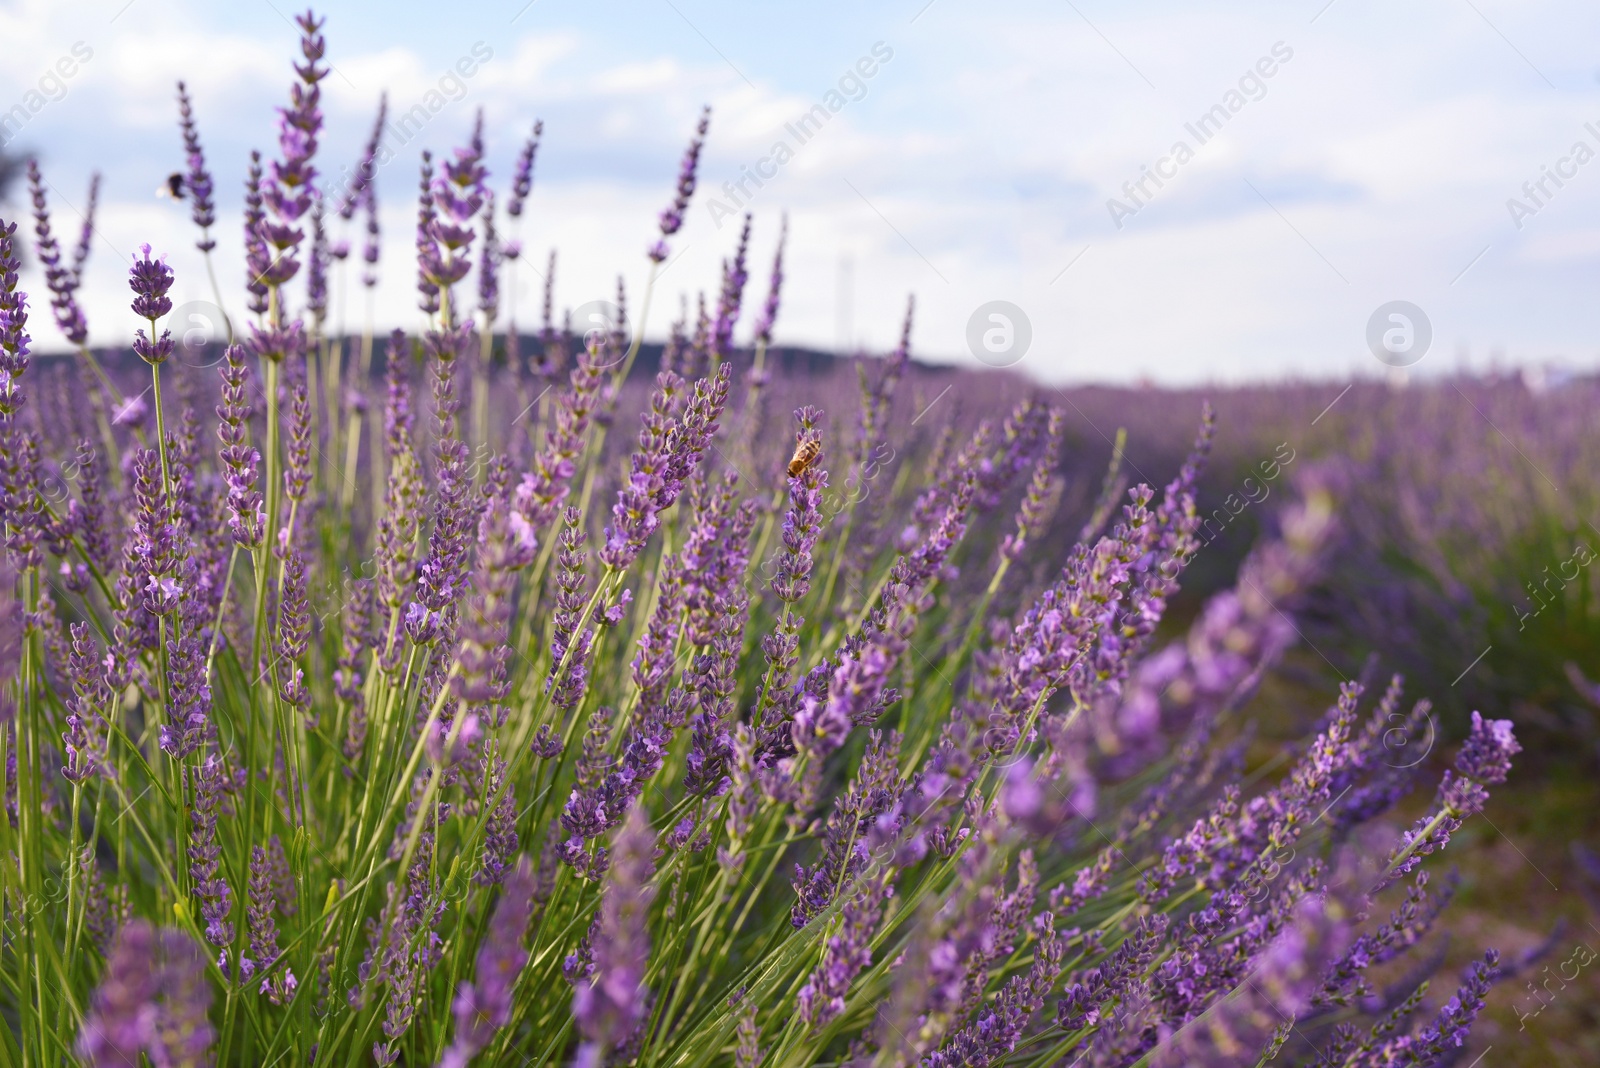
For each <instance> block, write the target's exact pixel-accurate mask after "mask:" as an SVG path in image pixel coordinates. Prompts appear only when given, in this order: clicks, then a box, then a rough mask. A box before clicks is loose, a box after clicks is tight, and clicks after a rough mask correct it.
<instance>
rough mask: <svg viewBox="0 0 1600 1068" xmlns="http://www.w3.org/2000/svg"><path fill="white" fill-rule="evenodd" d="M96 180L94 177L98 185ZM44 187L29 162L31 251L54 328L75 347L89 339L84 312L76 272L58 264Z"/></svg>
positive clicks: (35, 166) (36, 166)
mask: <svg viewBox="0 0 1600 1068" xmlns="http://www.w3.org/2000/svg"><path fill="white" fill-rule="evenodd" d="M98 180H99V179H98V176H96V184H97V185H98ZM44 184H45V183H44V177H43V175H41V174H40V173H39V163H38V161H37V160H33V159H30V160H28V191H29V194H30V195H31V197H32V199H33V226H34V235H35V240H34V251H36V252H37V253H38V254H39V265H40V266H41V267H43V268H44V279H45V285H46V286H48V287H49V289H50V296H51V300H50V306H51V310H52V311H53V312H54V313H55V318H56V325H57V326H59V327H60V328H61V332H62V333H63V334H65V335H66V336H67V340H68V341H70V342H72V343H73V344H74V345H82V344H83V343H84V342H86V341H87V340H88V339H89V324H88V323H87V322H85V320H84V318H83V309H82V308H81V307H80V306H79V305H78V298H77V290H78V283H79V271H78V269H77V268H76V267H67V266H64V265H63V264H62V262H61V249H60V246H58V245H57V244H56V239H55V236H54V235H53V234H52V233H51V232H50V212H49V209H48V208H47V207H46V203H45V195H44ZM85 255H87V253H85ZM80 266H81V262H80Z"/></svg>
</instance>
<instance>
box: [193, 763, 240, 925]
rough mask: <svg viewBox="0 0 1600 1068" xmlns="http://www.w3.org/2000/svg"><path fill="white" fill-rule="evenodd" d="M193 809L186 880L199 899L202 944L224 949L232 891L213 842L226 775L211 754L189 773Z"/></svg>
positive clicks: (218, 844)
mask: <svg viewBox="0 0 1600 1068" xmlns="http://www.w3.org/2000/svg"><path fill="white" fill-rule="evenodd" d="M190 775H191V776H192V777H193V779H194V808H193V810H192V811H191V812H190V814H189V820H190V832H189V878H190V879H192V880H193V881H194V893H195V896H196V897H198V898H199V899H200V918H201V919H202V920H204V921H205V924H206V941H207V942H210V943H211V944H212V945H214V946H223V947H226V946H228V945H229V944H231V943H232V942H233V921H232V918H231V914H232V911H233V891H232V890H230V889H229V888H228V881H227V880H226V879H225V878H223V876H222V844H221V843H220V842H218V841H217V810H218V808H219V807H220V806H221V805H222V803H223V800H224V797H223V795H224V791H225V790H226V788H227V779H228V773H227V770H226V768H224V767H223V764H222V761H221V759H220V758H219V757H217V756H216V755H215V754H212V755H210V756H208V757H207V758H206V759H205V761H204V762H203V763H202V764H201V765H200V766H199V767H197V768H192V769H191V770H190Z"/></svg>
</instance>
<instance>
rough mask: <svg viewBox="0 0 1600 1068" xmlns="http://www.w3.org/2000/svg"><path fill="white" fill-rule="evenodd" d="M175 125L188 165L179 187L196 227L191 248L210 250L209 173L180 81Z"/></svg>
mask: <svg viewBox="0 0 1600 1068" xmlns="http://www.w3.org/2000/svg"><path fill="white" fill-rule="evenodd" d="M178 126H179V127H180V128H181V129H182V130H183V150H184V156H185V159H186V162H187V163H188V166H189V171H188V173H187V174H186V175H184V179H183V188H184V191H185V192H186V193H187V194H188V195H189V213H190V216H191V217H192V218H193V219H194V224H195V225H196V226H198V227H200V240H199V241H197V242H195V247H196V248H198V249H199V250H200V251H201V252H210V251H211V250H212V249H214V248H216V247H217V243H216V242H215V241H213V240H212V239H211V226H212V224H214V223H215V222H216V221H217V212H216V205H215V204H214V203H213V202H212V199H211V189H212V186H211V172H210V171H208V170H206V157H205V153H204V152H203V151H202V150H201V148H200V131H199V129H197V128H196V126H195V122H194V108H193V106H192V105H191V104H190V103H189V90H188V89H187V88H186V87H185V86H184V84H183V83H182V82H179V83H178Z"/></svg>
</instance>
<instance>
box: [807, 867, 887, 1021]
mask: <svg viewBox="0 0 1600 1068" xmlns="http://www.w3.org/2000/svg"><path fill="white" fill-rule="evenodd" d="M891 892H892V891H890V890H889V889H888V888H886V887H885V886H883V885H882V884H881V883H878V882H872V883H869V884H868V885H866V886H863V887H862V888H861V889H860V890H858V891H856V892H855V893H854V894H853V895H852V896H851V897H850V899H849V900H848V901H846V902H845V905H844V908H843V909H842V910H841V913H840V917H841V918H840V924H839V931H838V933H837V934H834V935H831V936H830V937H829V938H828V941H827V943H826V944H825V945H824V947H823V950H822V963H820V964H818V965H817V967H816V969H815V970H814V971H812V973H811V975H810V977H809V978H808V979H807V980H806V983H805V985H804V986H802V987H801V988H800V993H799V994H798V995H797V996H796V999H795V1005H796V1008H797V1009H798V1010H799V1012H800V1019H801V1020H803V1021H805V1024H806V1026H807V1027H809V1028H811V1029H812V1030H813V1031H815V1030H817V1029H818V1028H821V1027H824V1026H826V1025H827V1023H828V1022H829V1021H830V1020H832V1019H833V1018H834V1017H836V1016H838V1015H839V1014H840V1013H841V1012H843V1011H844V1008H845V995H846V994H848V993H849V992H850V984H851V983H853V982H855V979H856V976H858V975H860V974H861V972H862V971H863V970H864V969H865V968H866V967H867V965H869V964H871V963H872V935H873V933H874V932H875V931H876V930H877V927H878V920H879V918H880V917H881V916H882V915H883V905H884V899H885V897H887V896H888V894H889V893H891Z"/></svg>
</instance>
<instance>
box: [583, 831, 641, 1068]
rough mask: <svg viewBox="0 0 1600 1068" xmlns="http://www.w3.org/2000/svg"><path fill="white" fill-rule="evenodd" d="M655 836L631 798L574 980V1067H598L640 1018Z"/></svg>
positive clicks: (637, 1023)
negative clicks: (585, 959) (582, 972)
mask: <svg viewBox="0 0 1600 1068" xmlns="http://www.w3.org/2000/svg"><path fill="white" fill-rule="evenodd" d="M654 849H655V835H654V834H653V833H651V830H650V821H649V819H648V818H647V817H646V816H645V813H644V806H643V804H642V803H641V802H638V801H635V802H634V803H633V806H632V807H631V808H630V809H629V810H628V818H627V821H626V822H624V823H623V825H622V830H621V831H619V832H618V834H617V837H616V841H615V842H613V843H612V850H611V867H610V870H609V871H608V872H607V873H606V878H605V885H604V889H603V890H602V891H601V894H602V896H601V899H600V915H599V920H598V923H597V925H596V930H595V937H594V943H593V952H594V972H593V975H592V976H591V977H590V978H589V979H587V980H583V981H581V982H579V983H578V988H577V991H576V992H575V993H574V994H573V998H572V1014H573V1016H574V1017H576V1018H577V1023H578V1033H579V1034H581V1035H582V1036H583V1045H582V1046H580V1047H579V1048H578V1056H577V1059H576V1062H575V1063H576V1064H577V1065H578V1068H598V1066H599V1065H600V1064H602V1063H603V1062H604V1057H605V1052H606V1051H607V1050H608V1049H612V1048H615V1047H617V1046H621V1045H625V1044H626V1043H627V1042H628V1040H629V1039H631V1038H632V1037H633V1033H634V1031H635V1030H636V1029H637V1028H638V1027H639V1025H640V1024H641V1023H643V1022H644V1018H645V1014H646V1012H647V1011H648V1009H649V991H648V990H647V989H646V988H645V985H644V975H645V965H646V963H647V961H648V959H649V956H650V936H649V930H648V923H647V921H648V919H649V914H650V903H651V901H652V900H653V899H654V897H655V891H654V889H652V888H651V886H650V876H651V873H652V872H653V871H654V868H655V860H654V856H653V853H654Z"/></svg>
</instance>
